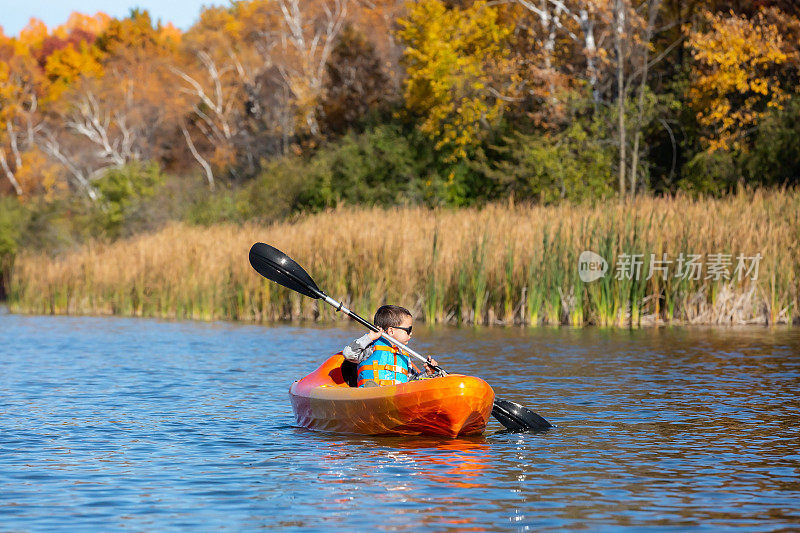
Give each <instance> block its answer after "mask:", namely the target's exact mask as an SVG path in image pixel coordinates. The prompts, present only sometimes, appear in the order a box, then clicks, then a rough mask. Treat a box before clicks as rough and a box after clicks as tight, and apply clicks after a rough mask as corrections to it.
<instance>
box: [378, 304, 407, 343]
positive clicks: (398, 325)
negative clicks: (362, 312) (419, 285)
mask: <svg viewBox="0 0 800 533" xmlns="http://www.w3.org/2000/svg"><path fill="white" fill-rule="evenodd" d="M411 322H412V317H411V312H410V311H409V310H408V309H406V308H405V307H400V306H399V305H382V306H380V307H379V308H378V310H377V311H375V318H374V319H373V323H374V324H375V325H376V326H378V327H379V328H381V329H382V330H383V331H385V332H386V333H388V334H389V335H391V336H392V337H394V338H395V339H397V340H398V341H400V342H402V343H404V344H405V343H406V342H408V339H410V338H411ZM389 329H392V331H389ZM401 337H402V338H401Z"/></svg>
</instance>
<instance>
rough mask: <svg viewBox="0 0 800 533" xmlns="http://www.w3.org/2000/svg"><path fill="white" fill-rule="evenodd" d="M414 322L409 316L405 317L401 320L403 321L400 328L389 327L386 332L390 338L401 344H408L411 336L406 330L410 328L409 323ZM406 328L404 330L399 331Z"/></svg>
mask: <svg viewBox="0 0 800 533" xmlns="http://www.w3.org/2000/svg"><path fill="white" fill-rule="evenodd" d="M413 321H414V320H413V319H412V318H411V317H410V316H406V317H405V318H403V321H402V322H401V323H400V327H391V326H390V327H389V328H388V329H387V330H386V333H388V334H389V335H390V336H391V337H394V338H395V339H397V340H398V341H400V342H402V343H403V344H408V341H410V340H411V334H410V333H408V331H407V330H408V328H410V327H411V323H412V322H413ZM401 328H406V329H401Z"/></svg>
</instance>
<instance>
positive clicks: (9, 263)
mask: <svg viewBox="0 0 800 533" xmlns="http://www.w3.org/2000/svg"><path fill="white" fill-rule="evenodd" d="M27 218H28V213H27V210H26V209H25V208H24V207H23V206H22V205H21V204H20V203H19V202H18V201H17V199H16V198H0V300H2V299H5V295H6V294H7V289H8V287H7V284H8V282H9V281H10V277H11V270H12V268H13V266H14V259H15V257H16V255H17V251H18V250H19V245H20V237H21V235H22V232H23V229H24V227H25V224H26V223H27Z"/></svg>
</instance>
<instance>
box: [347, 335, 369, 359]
mask: <svg viewBox="0 0 800 533" xmlns="http://www.w3.org/2000/svg"><path fill="white" fill-rule="evenodd" d="M372 341H373V339H372V337H371V335H370V334H369V333H367V334H366V335H364V336H363V337H359V338H357V339H356V340H354V341H353V342H351V343H350V344H348V345H347V346H345V347H344V349H342V355H344V358H345V359H347V360H348V361H352V362H354V363H360V362H361V361H363V360H364V359H366V358H368V357H369V356H370V355H372V352H373V350H372V347H371V346H370V344H372Z"/></svg>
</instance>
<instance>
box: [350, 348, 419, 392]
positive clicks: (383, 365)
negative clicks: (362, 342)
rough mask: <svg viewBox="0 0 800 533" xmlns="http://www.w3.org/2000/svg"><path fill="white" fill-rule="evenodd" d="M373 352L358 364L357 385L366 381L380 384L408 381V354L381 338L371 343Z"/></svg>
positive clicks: (360, 385)
mask: <svg viewBox="0 0 800 533" xmlns="http://www.w3.org/2000/svg"><path fill="white" fill-rule="evenodd" d="M372 348H373V350H374V351H373V352H372V355H370V356H369V357H368V358H366V359H364V360H363V361H361V362H360V363H359V364H358V386H359V387H363V386H364V384H365V383H366V382H368V381H374V382H375V383H377V384H378V385H380V386H385V385H397V384H398V383H406V382H407V381H408V368H409V360H408V356H407V355H406V354H404V353H403V352H401V351H400V349H399V348H397V347H396V346H393V345H391V344H389V343H388V342H386V341H385V340H383V339H378V340H376V341H375V342H373V343H372Z"/></svg>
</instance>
